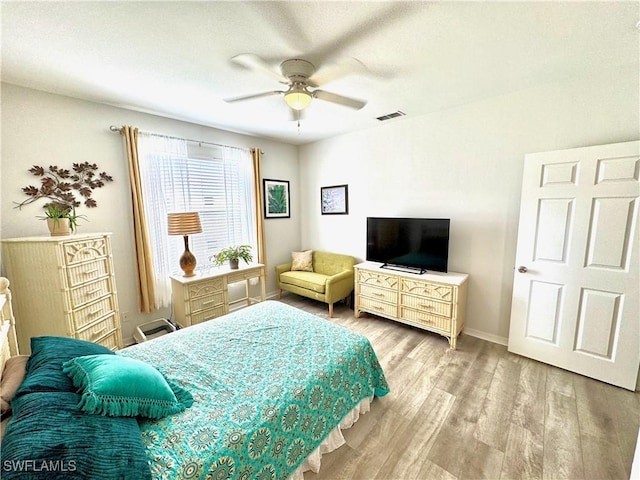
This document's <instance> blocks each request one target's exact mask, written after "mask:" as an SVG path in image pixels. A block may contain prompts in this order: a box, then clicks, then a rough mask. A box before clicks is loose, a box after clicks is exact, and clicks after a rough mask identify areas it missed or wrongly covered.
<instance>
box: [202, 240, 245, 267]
mask: <svg viewBox="0 0 640 480" xmlns="http://www.w3.org/2000/svg"><path fill="white" fill-rule="evenodd" d="M240 259H242V260H244V261H245V262H246V263H249V262H251V261H253V257H252V256H251V245H239V246H236V247H226V248H223V249H222V250H220V252H218V253H217V254H215V255H212V256H211V261H212V262H213V263H214V264H215V265H218V266H220V265H223V264H224V263H225V262H227V261H228V262H229V267H230V268H231V269H232V270H236V269H237V268H238V263H239V260H240Z"/></svg>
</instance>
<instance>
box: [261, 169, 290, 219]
mask: <svg viewBox="0 0 640 480" xmlns="http://www.w3.org/2000/svg"><path fill="white" fill-rule="evenodd" d="M262 186H263V191H264V218H290V217H291V210H290V204H289V180H270V179H268V178H263V179H262Z"/></svg>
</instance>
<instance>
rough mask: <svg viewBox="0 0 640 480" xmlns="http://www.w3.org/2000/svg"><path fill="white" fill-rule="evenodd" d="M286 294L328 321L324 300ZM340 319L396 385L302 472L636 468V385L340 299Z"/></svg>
mask: <svg viewBox="0 0 640 480" xmlns="http://www.w3.org/2000/svg"><path fill="white" fill-rule="evenodd" d="M282 301H283V302H286V303H288V304H290V305H293V306H296V307H298V308H301V309H303V310H306V311H309V312H311V313H313V314H316V315H319V316H321V317H324V318H328V311H327V306H326V304H323V303H320V302H316V301H313V300H308V299H305V298H302V297H299V296H296V295H292V294H285V295H283V298H282ZM331 320H332V321H334V322H335V323H338V324H340V325H343V326H345V327H347V328H349V329H351V330H354V331H357V332H360V333H362V334H364V335H365V336H366V337H367V338H368V339H369V341H370V342H371V344H372V345H373V347H374V349H375V351H376V354H377V356H378V359H379V360H380V364H381V365H382V367H383V369H384V371H385V375H386V377H387V381H388V382H389V385H390V387H391V393H389V394H388V395H386V396H385V397H383V398H376V399H375V400H374V401H373V402H372V405H371V411H370V412H369V413H367V414H366V415H362V416H361V417H360V419H359V420H358V422H357V423H356V424H355V425H354V426H353V427H352V428H351V429H349V430H345V431H344V436H345V439H346V441H347V444H346V445H343V446H342V447H340V448H339V449H338V450H336V451H334V452H332V453H330V454H326V455H324V456H323V457H322V468H321V469H320V472H319V473H318V474H314V473H312V472H307V473H305V475H304V478H305V480H320V479H323V480H324V479H327V480H328V479H330V480H338V479H342V480H349V479H362V480H373V479H385V480H394V479H398V480H400V479H402V480H405V479H407V480H408V479H481V478H487V479H502V478H531V479H537V478H544V479H572V480H577V479H588V480H599V479H620V480H623V479H624V480H626V479H628V478H629V475H630V473H631V463H632V459H633V454H634V450H635V443H636V437H637V434H638V425H639V423H640V393H638V392H636V393H633V392H629V391H627V390H624V389H621V388H617V387H613V386H611V385H607V384H605V383H601V382H598V381H596V380H592V379H589V378H586V377H583V376H580V375H576V374H573V373H569V372H567V371H565V370H561V369H559V368H555V367H552V366H549V365H546V364H543V363H539V362H536V361H533V360H530V359H527V358H525V357H520V356H518V355H514V354H511V353H509V352H507V348H506V347H504V346H501V345H497V344H494V343H491V342H487V341H484V340H480V339H478V338H474V337H471V336H468V335H463V336H462V337H459V339H458V348H457V350H455V351H453V350H450V349H449V344H448V342H447V341H446V339H445V338H444V337H441V336H439V335H436V334H433V333H429V332H424V331H421V330H418V329H414V328H412V327H409V326H406V325H403V324H400V323H396V322H392V321H390V320H386V319H382V318H378V317H375V316H372V315H364V316H362V317H361V318H360V319H355V318H354V316H353V310H351V309H349V308H347V306H346V305H343V304H336V305H335V310H334V318H333V319H331Z"/></svg>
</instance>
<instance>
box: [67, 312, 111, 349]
mask: <svg viewBox="0 0 640 480" xmlns="http://www.w3.org/2000/svg"><path fill="white" fill-rule="evenodd" d="M116 328H117V325H116V316H115V314H112V315H109V316H108V317H107V318H105V319H103V320H102V321H101V322H98V323H96V324H95V325H91V326H90V327H88V328H85V329H84V330H82V331H80V332H76V338H79V339H80V340H86V341H88V342H96V343H98V342H97V341H98V340H99V339H101V338H102V337H104V336H105V335H107V334H109V333H112V332H114V331H115V330H116Z"/></svg>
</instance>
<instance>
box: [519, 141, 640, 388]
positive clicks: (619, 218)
mask: <svg viewBox="0 0 640 480" xmlns="http://www.w3.org/2000/svg"><path fill="white" fill-rule="evenodd" d="M639 172H640V142H625V143H619V144H612V145H602V146H595V147H586V148H578V149H572V150H562V151H556V152H545V153H538V154H531V155H527V156H526V158H525V167H524V174H523V185H522V202H521V208H520V224H519V230H518V249H517V254H516V272H515V276H514V287H513V302H512V311H511V328H510V332H509V350H510V351H512V352H514V353H518V354H521V355H525V356H528V357H531V358H534V359H537V360H540V361H543V362H545V363H549V364H552V365H556V366H558V367H561V368H565V369H567V370H571V371H573V372H576V373H580V374H583V375H587V376H589V377H593V378H596V379H599V380H602V381H605V382H608V383H612V384H614V385H619V386H622V387H624V388H628V389H631V390H633V389H635V385H636V377H637V374H638V367H639V365H640V309H639V303H640V300H639V298H638V297H639V290H640V287H639V283H640V276H639V263H640V260H639V258H638V250H639V249H638V245H639V225H638V210H639V202H640V201H639V199H638V197H639V195H640V184H639V182H638V178H639ZM518 267H524V268H521V269H520V270H522V271H519V270H518Z"/></svg>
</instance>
